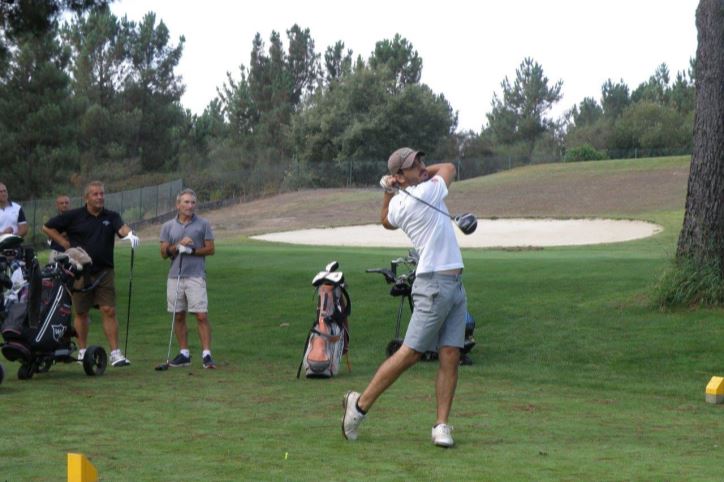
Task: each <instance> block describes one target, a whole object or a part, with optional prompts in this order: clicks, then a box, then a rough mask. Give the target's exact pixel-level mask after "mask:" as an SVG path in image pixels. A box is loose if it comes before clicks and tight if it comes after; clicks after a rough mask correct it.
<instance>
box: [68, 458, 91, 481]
mask: <svg viewBox="0 0 724 482" xmlns="http://www.w3.org/2000/svg"><path fill="white" fill-rule="evenodd" d="M97 481H98V471H97V470H96V468H95V467H94V466H93V464H92V463H91V462H90V460H88V458H86V456H85V455H83V454H72V453H69V454H68V482H97Z"/></svg>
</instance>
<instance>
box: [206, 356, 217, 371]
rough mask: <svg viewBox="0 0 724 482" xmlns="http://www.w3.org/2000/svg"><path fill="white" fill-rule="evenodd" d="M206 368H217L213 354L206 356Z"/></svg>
mask: <svg viewBox="0 0 724 482" xmlns="http://www.w3.org/2000/svg"><path fill="white" fill-rule="evenodd" d="M204 368H216V363H214V359H213V358H211V355H206V356H205V357H204Z"/></svg>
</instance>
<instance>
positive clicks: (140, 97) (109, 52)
mask: <svg viewBox="0 0 724 482" xmlns="http://www.w3.org/2000/svg"><path fill="white" fill-rule="evenodd" d="M0 22H2V23H1V24H0V26H1V27H2V30H1V31H0V165H1V166H2V170H1V171H0V181H2V182H5V183H6V184H8V186H9V187H10V188H11V195H12V196H13V197H15V198H19V199H22V198H26V199H27V198H31V197H42V196H47V195H52V194H54V193H56V192H58V191H60V190H67V189H77V188H78V187H79V186H81V185H82V184H83V183H84V182H85V181H86V180H88V179H90V178H100V179H103V180H105V181H107V182H108V183H110V184H112V185H113V187H114V188H115V189H123V188H131V187H136V185H138V184H139V183H141V182H143V183H152V182H160V181H163V180H166V179H167V178H168V177H169V176H170V175H173V176H177V175H178V173H179V172H180V174H181V175H183V177H184V178H185V179H188V180H190V181H191V182H193V180H194V179H195V180H197V182H199V183H200V184H202V185H203V188H204V189H205V190H207V191H213V190H214V186H213V185H212V184H213V182H219V183H220V184H223V183H224V182H232V183H233V182H237V183H241V184H239V185H237V186H236V187H232V190H237V191H245V190H248V189H251V188H252V187H250V186H251V185H242V184H243V183H244V179H250V178H253V179H255V181H254V184H253V189H255V190H258V191H260V192H263V191H273V190H278V189H280V188H290V189H291V188H299V187H316V186H332V185H343V184H349V183H350V180H351V177H352V175H353V169H352V167H353V166H356V167H355V170H354V176H355V179H357V182H360V183H366V182H370V180H373V179H374V178H375V176H378V175H379V174H381V173H382V172H383V171H384V167H385V166H384V160H385V159H386V157H387V155H388V154H389V153H390V152H391V151H392V150H394V149H395V148H396V147H399V146H401V145H410V146H415V147H417V148H420V149H423V150H425V151H426V152H427V153H428V157H429V158H430V159H458V160H460V159H462V160H465V161H466V162H468V163H472V164H470V165H474V166H475V172H476V174H485V173H489V172H494V171H497V170H500V169H504V168H506V167H510V166H511V165H520V164H526V163H532V162H551V161H563V160H593V159H602V158H606V157H622V156H621V155H620V153H624V154H623V156H624V157H626V156H631V157H633V156H635V155H637V153H645V152H660V151H661V150H664V151H667V150H669V151H675V152H690V149H691V137H692V136H691V133H692V125H693V110H694V81H695V69H694V67H693V66H694V61H693V60H692V63H691V64H692V68H691V69H690V70H689V72H678V73H677V74H676V76H675V78H674V79H673V81H672V79H671V75H670V73H669V71H668V68H667V66H666V65H665V64H662V65H660V66H659V67H658V68H657V69H656V71H655V72H654V73H653V75H652V76H651V78H650V79H649V80H648V81H646V82H644V83H642V84H641V85H639V86H638V87H636V88H635V89H633V90H631V89H629V87H628V86H627V85H626V84H625V83H624V82H623V81H622V80H621V81H619V82H614V81H611V80H608V81H607V82H606V83H604V85H603V86H602V87H601V93H600V98H599V99H598V100H597V99H595V98H594V97H590V98H586V99H584V100H583V101H582V102H581V103H580V104H579V105H576V106H573V107H572V108H571V109H570V110H569V111H568V112H567V113H566V115H564V116H563V117H562V118H560V119H552V118H550V114H549V112H550V109H551V107H552V106H553V105H554V104H555V103H557V102H559V101H560V99H561V89H562V85H563V82H562V81H561V80H559V81H556V82H550V81H549V80H548V78H547V77H546V76H545V74H544V71H543V68H542V66H541V65H539V64H538V63H537V62H536V61H535V60H533V59H531V58H526V59H523V61H522V62H521V64H520V66H519V68H518V69H517V70H516V72H515V77H514V78H513V79H512V80H509V79H508V78H507V77H505V78H504V80H503V81H502V83H501V89H502V96H501V97H498V95H493V98H492V101H491V109H490V112H489V113H488V114H487V115H486V119H481V120H480V123H481V130H480V132H473V131H467V132H463V131H460V130H459V129H458V127H457V113H456V112H455V110H454V109H453V107H452V106H451V105H450V103H449V102H448V100H447V99H446V98H445V95H444V94H443V93H436V92H433V91H432V90H431V89H430V88H429V87H428V86H427V85H425V84H423V83H421V82H420V77H421V74H422V68H423V61H422V57H421V56H420V55H419V54H418V52H417V51H416V50H415V49H414V47H413V46H412V45H411V44H410V42H408V41H407V40H406V39H405V38H404V37H402V36H401V35H399V34H397V35H395V37H394V38H392V39H385V40H380V41H379V42H377V44H376V46H375V49H374V51H373V52H372V53H371V54H370V55H369V57H367V58H363V57H362V56H361V55H359V54H356V55H355V53H354V52H352V51H351V50H349V49H346V48H345V45H344V42H343V41H342V40H340V41H338V42H336V43H335V44H334V45H332V46H329V47H327V48H326V50H324V52H323V53H321V52H318V51H317V50H316V46H315V43H314V39H313V38H312V35H311V33H310V31H309V29H304V28H302V27H300V26H298V25H293V26H292V27H291V28H290V29H289V30H287V31H286V32H285V35H284V36H283V35H282V34H280V33H278V32H273V33H272V34H271V36H270V38H269V39H268V41H267V42H265V41H264V40H263V39H262V38H261V36H260V35H259V34H257V35H256V36H255V37H254V39H253V41H252V45H251V53H250V56H249V60H248V62H247V63H245V64H242V65H241V66H240V68H239V71H238V72H236V73H235V74H233V75H232V74H231V73H230V74H228V76H227V78H226V79H219V85H220V87H219V88H218V92H217V94H218V95H217V97H216V98H215V99H213V100H211V102H210V103H209V104H208V106H207V107H206V109H205V110H204V112H203V113H202V114H200V115H196V114H192V113H191V112H190V111H189V110H187V109H184V107H183V105H182V104H181V102H180V99H181V96H182V94H183V92H184V83H183V79H181V78H180V77H179V76H178V75H177V72H176V70H177V66H178V63H179V61H180V59H181V58H182V55H183V47H184V43H185V40H184V37H180V38H178V39H171V38H170V35H169V31H168V28H167V27H166V25H165V24H164V23H163V21H162V20H161V19H158V18H156V15H155V14H154V13H152V12H150V13H148V14H147V15H146V16H144V18H143V19H142V20H140V21H139V22H136V21H132V20H129V19H127V18H126V17H123V18H117V17H116V16H114V15H113V14H111V13H110V10H109V9H108V6H107V2H106V1H105V0H83V1H78V0H46V1H40V2H0ZM235 52H236V53H235ZM221 54H223V55H225V56H233V55H237V56H238V57H239V58H243V57H244V56H245V54H243V51H242V50H241V49H240V48H239V47H238V46H234V45H219V46H218V51H217V52H214V53H210V54H209V55H221ZM472 61H474V60H473V59H472V58H471V62H472ZM199 68H203V66H199ZM373 160H376V161H378V162H371V161H373ZM230 172H234V173H238V172H248V176H240V175H235V176H233V178H234V179H235V180H229V179H225V178H226V177H227V176H225V174H226V173H230ZM332 173H336V174H334V175H332ZM226 189H228V187H225V188H224V190H226Z"/></svg>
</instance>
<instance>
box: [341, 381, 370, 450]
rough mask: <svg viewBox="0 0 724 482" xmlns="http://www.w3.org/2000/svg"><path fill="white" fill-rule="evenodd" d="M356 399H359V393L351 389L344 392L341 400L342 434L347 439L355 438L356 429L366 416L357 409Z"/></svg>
mask: <svg viewBox="0 0 724 482" xmlns="http://www.w3.org/2000/svg"><path fill="white" fill-rule="evenodd" d="M357 400H359V393H357V392H353V391H352V390H350V391H348V392H347V393H345V394H344V399H343V400H342V407H344V416H343V417H342V435H344V438H346V439H347V440H357V429H358V428H359V424H361V423H362V421H363V420H364V419H365V417H366V415H365V414H362V413H360V411H359V410H357Z"/></svg>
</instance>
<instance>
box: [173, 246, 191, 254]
mask: <svg viewBox="0 0 724 482" xmlns="http://www.w3.org/2000/svg"><path fill="white" fill-rule="evenodd" d="M176 251H178V254H194V248H192V247H191V246H186V245H183V244H177V245H176Z"/></svg>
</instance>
